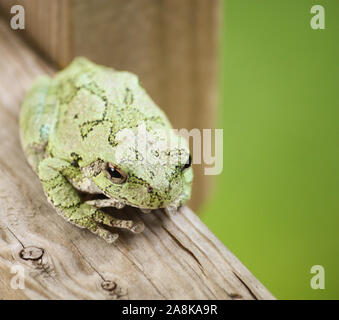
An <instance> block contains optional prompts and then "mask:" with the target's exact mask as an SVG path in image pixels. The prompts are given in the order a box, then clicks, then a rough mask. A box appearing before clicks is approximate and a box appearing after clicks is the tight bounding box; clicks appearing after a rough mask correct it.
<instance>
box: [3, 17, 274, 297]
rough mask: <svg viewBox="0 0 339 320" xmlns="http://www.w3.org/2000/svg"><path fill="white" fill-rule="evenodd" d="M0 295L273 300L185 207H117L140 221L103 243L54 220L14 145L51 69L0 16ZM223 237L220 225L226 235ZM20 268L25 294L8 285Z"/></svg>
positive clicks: (35, 179) (32, 175)
mask: <svg viewBox="0 0 339 320" xmlns="http://www.w3.org/2000/svg"><path fill="white" fill-rule="evenodd" d="M0 54H1V59H0V112H1V113H0V177H1V179H0V299H272V298H273V297H272V295H271V294H270V293H269V292H268V291H267V290H266V289H265V288H264V286H263V285H262V284H261V283H260V282H259V281H258V280H257V279H255V278H254V277H253V275H252V274H251V273H250V272H249V271H248V270H247V269H246V268H245V267H244V266H243V265H242V264H241V263H240V262H239V261H238V259H237V258H236V257H235V256H234V255H233V254H232V253H230V252H229V250H228V249H226V248H225V247H224V245H223V244H222V243H221V242H220V241H219V240H218V239H217V238H216V237H215V236H214V235H213V234H212V233H211V232H210V231H209V230H208V229H207V227H206V226H205V225H204V224H203V223H202V222H201V221H200V220H199V218H198V217H197V216H196V215H195V214H194V213H193V212H192V211H191V210H190V209H188V208H187V207H183V208H181V209H180V210H179V211H178V212H174V213H166V212H164V211H162V210H157V211H156V212H153V213H152V214H145V213H141V212H139V210H137V209H131V208H129V209H126V210H123V211H118V210H116V211H115V212H114V213H115V214H116V215H118V216H121V217H126V218H127V217H133V218H135V219H140V220H142V221H144V223H145V225H146V229H145V231H144V232H143V233H141V234H138V235H134V234H130V233H128V232H124V231H121V232H120V235H121V236H120V238H119V240H118V241H117V243H115V244H114V245H109V244H107V243H105V242H104V241H103V240H101V239H99V238H98V237H96V236H94V235H93V234H91V233H90V232H88V231H86V230H82V229H79V228H77V227H75V226H73V225H71V224H69V223H67V222H66V221H64V220H63V219H62V218H61V217H60V216H58V215H57V214H56V213H55V212H54V210H53V209H52V208H51V207H50V205H49V204H48V203H47V201H46V199H45V196H44V194H43V191H42V188H41V186H40V182H39V180H38V178H37V177H36V176H35V174H34V173H33V171H32V170H31V169H30V167H29V166H28V164H27V162H26V160H25V157H24V155H23V152H22V150H21V147H20V142H19V131H18V113H19V110H20V104H21V102H22V99H23V97H24V95H25V93H26V92H27V90H28V88H29V87H30V86H31V85H32V82H33V80H34V79H35V78H36V76H37V75H39V74H44V73H48V74H53V72H54V70H53V69H52V68H51V67H49V66H48V65H47V64H46V63H45V62H44V61H43V60H42V59H41V58H40V57H39V56H37V55H36V53H34V52H33V51H32V50H31V49H29V48H28V47H27V46H26V44H25V43H24V42H23V41H22V40H21V39H20V38H18V37H17V36H16V34H15V31H13V30H9V29H8V24H7V23H5V22H4V21H2V20H0ZM225 232H227V228H226V229H225ZM13 266H22V267H23V268H24V272H25V289H23V290H22V289H13V288H12V287H11V285H10V283H11V279H12V278H13V276H14V274H12V273H11V271H13V269H12V268H13Z"/></svg>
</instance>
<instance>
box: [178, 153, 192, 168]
mask: <svg viewBox="0 0 339 320" xmlns="http://www.w3.org/2000/svg"><path fill="white" fill-rule="evenodd" d="M191 165H192V157H191V155H190V156H189V157H188V160H187V162H186V163H185V164H184V165H183V166H182V168H181V171H184V170H185V169H187V168H189V167H190V166H191Z"/></svg>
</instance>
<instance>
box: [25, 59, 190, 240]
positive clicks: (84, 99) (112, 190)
mask: <svg viewBox="0 0 339 320" xmlns="http://www.w3.org/2000/svg"><path fill="white" fill-rule="evenodd" d="M20 128H21V132H20V133H21V141H22V146H23V149H24V151H25V154H26V157H27V159H28V162H29V163H30V165H31V166H32V168H33V169H34V170H35V172H36V173H37V174H38V176H39V178H40V180H41V182H42V186H43V189H44V191H45V194H46V196H47V198H48V200H49V201H50V202H51V204H52V205H53V206H54V207H55V209H56V211H57V212H58V213H59V214H61V215H62V216H63V217H64V218H65V219H67V220H68V221H70V222H72V223H74V224H76V225H77V226H79V227H82V228H87V229H89V230H90V231H92V232H93V233H95V234H97V235H99V236H100V237H102V238H104V239H105V240H106V241H108V242H113V241H115V239H116V238H117V237H118V235H117V234H116V233H113V231H112V229H111V228H110V227H112V226H113V227H119V228H126V229H129V230H130V231H132V232H141V231H142V230H143V225H142V224H141V223H140V222H139V223H137V222H134V221H129V220H119V219H116V218H114V217H112V216H111V215H109V214H107V213H106V212H105V211H104V210H103V209H100V208H104V207H116V208H122V207H123V206H124V205H130V206H134V207H138V208H141V209H146V210H148V209H156V208H164V207H178V206H179V205H181V204H183V203H184V202H185V201H186V200H188V199H189V197H190V193H191V184H192V179H193V173H192V168H191V167H190V165H189V164H187V163H188V161H189V160H188V159H189V149H188V146H187V142H186V141H185V139H183V138H181V137H179V136H177V135H175V134H174V133H173V131H172V130H171V125H170V123H169V121H168V120H167V118H166V116H165V114H164V113H163V112H162V111H161V110H160V109H159V108H158V107H157V106H156V105H155V104H154V102H153V101H152V100H151V98H150V97H149V96H148V95H147V93H146V92H145V91H144V89H143V88H142V87H141V86H140V83H139V81H138V78H137V77H136V76H135V75H134V74H132V73H129V72H118V71H115V70H113V69H110V68H106V67H103V66H99V65H96V64H94V63H92V62H90V61H88V60H87V59H85V58H76V59H75V60H74V61H73V62H72V63H71V64H70V65H69V66H68V67H67V68H66V69H64V70H63V71H61V72H59V73H58V74H57V75H56V76H55V77H54V78H52V79H51V78H48V77H42V78H39V79H38V80H37V81H36V83H35V84H34V86H33V87H32V89H31V90H30V91H29V93H28V94H27V96H26V98H25V101H24V103H23V106H22V109H21V114H20ZM131 133H132V135H131ZM133 137H134V138H133ZM135 137H137V138H138V140H137V141H138V142H137V143H136V140H135ZM140 137H142V138H141V139H140ZM146 138H147V139H146ZM140 140H141V141H140ZM168 140H170V141H171V143H170V144H168V143H167V142H168ZM146 160H147V161H146ZM185 163H186V165H185ZM110 167H113V168H115V169H117V170H118V173H121V174H122V175H123V178H124V179H120V180H119V179H116V176H115V175H114V174H116V171H114V174H113V176H112V175H111V174H110V171H109V168H110ZM120 177H121V176H120ZM123 180H124V181H123ZM83 193H87V194H93V195H95V194H101V197H97V198H95V196H94V199H90V200H88V199H87V201H86V200H85V199H86V197H84V196H83ZM102 195H105V197H104V198H105V199H103V196H102ZM92 198H93V197H92Z"/></svg>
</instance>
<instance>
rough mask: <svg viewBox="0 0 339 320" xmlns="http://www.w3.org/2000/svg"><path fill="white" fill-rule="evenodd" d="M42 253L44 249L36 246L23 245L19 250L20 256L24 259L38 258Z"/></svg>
mask: <svg viewBox="0 0 339 320" xmlns="http://www.w3.org/2000/svg"><path fill="white" fill-rule="evenodd" d="M43 254H44V249H42V248H38V247H33V246H30V247H25V248H23V249H22V250H21V251H20V257H21V259H24V260H39V259H40V258H41V257H42V256H43Z"/></svg>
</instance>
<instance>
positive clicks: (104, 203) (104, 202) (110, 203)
mask: <svg viewBox="0 0 339 320" xmlns="http://www.w3.org/2000/svg"><path fill="white" fill-rule="evenodd" d="M85 203H86V204H89V205H91V206H93V207H96V208H107V207H114V208H117V209H122V208H123V207H125V205H126V204H125V203H124V202H123V201H120V200H116V199H95V200H88V201H86V202H85Z"/></svg>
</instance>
